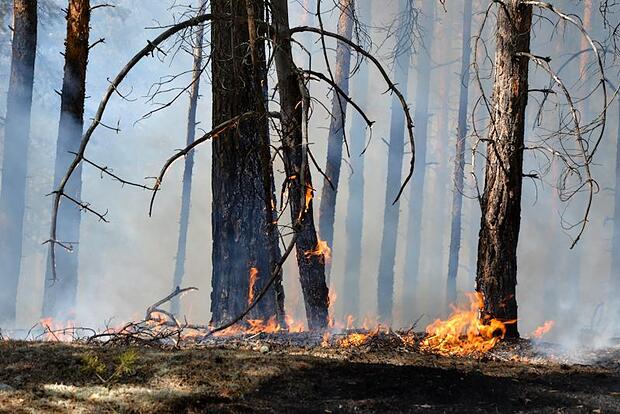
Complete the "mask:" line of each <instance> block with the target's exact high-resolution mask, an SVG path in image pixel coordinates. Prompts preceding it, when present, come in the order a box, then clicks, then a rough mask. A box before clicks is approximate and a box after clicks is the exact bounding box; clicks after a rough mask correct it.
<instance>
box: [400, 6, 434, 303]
mask: <svg viewBox="0 0 620 414" xmlns="http://www.w3.org/2000/svg"><path fill="white" fill-rule="evenodd" d="M422 5H423V9H422V10H421V15H422V16H423V17H421V18H423V19H424V32H425V33H427V34H428V36H426V38H425V39H424V46H425V48H426V52H427V53H428V55H427V56H422V55H420V57H419V59H418V60H417V62H416V72H417V79H416V81H417V82H416V97H415V113H414V121H413V124H414V125H415V127H416V131H415V132H416V162H417V163H418V165H419V166H420V167H419V168H416V170H415V172H414V173H413V179H412V180H411V186H410V187H409V191H410V192H409V222H408V225H407V250H406V254H405V282H404V285H403V303H412V302H413V300H414V297H415V291H416V287H417V283H418V273H419V271H420V249H421V240H422V209H423V207H424V181H425V179H426V168H427V166H426V148H427V142H428V123H429V114H428V106H429V97H430V94H429V92H430V80H431V79H430V78H431V56H432V53H431V52H432V47H433V34H434V30H433V28H434V26H435V23H434V20H435V4H434V3H433V2H422ZM422 53H423V52H422Z"/></svg>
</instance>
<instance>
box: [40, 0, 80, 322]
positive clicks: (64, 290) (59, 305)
mask: <svg viewBox="0 0 620 414" xmlns="http://www.w3.org/2000/svg"><path fill="white" fill-rule="evenodd" d="M89 24H90V0H70V1H69V7H68V10H67V40H66V42H65V46H66V48H65V74H64V79H63V83H62V94H61V98H60V100H61V103H60V122H59V126H58V141H57V144H56V166H55V172H54V188H57V187H58V186H59V184H60V181H61V180H62V178H63V176H64V174H65V172H66V171H67V168H68V166H69V164H71V162H72V161H73V158H74V155H73V154H72V153H75V152H77V151H78V149H79V146H80V142H81V140H82V130H83V127H84V99H85V97H86V67H87V65H88V47H89V44H88V39H89V32H90V27H89ZM65 191H67V192H68V193H69V194H71V196H72V197H74V198H76V199H77V200H79V199H80V198H81V197H80V194H81V192H82V168H81V165H80V166H79V167H78V170H77V171H76V172H75V174H74V175H73V176H72V177H71V179H70V180H69V182H68V183H67V187H66V190H65ZM80 214H81V211H80V209H79V207H78V206H76V205H75V204H73V203H62V204H61V205H60V208H59V210H58V229H57V234H58V238H59V240H61V241H63V242H64V243H65V244H69V245H71V246H72V251H68V250H66V249H57V253H56V274H57V275H58V280H56V281H53V280H52V279H53V272H52V268H51V266H52V263H51V259H50V258H48V266H47V271H46V274H45V280H46V283H45V293H44V298H43V316H44V317H53V318H55V319H59V320H70V319H75V302H76V296H77V287H78V264H79V263H78V251H79V241H80Z"/></svg>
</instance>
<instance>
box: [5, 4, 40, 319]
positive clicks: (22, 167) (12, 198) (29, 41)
mask: <svg viewBox="0 0 620 414" xmlns="http://www.w3.org/2000/svg"><path fill="white" fill-rule="evenodd" d="M36 48H37V1H36V0H14V2H13V44H12V53H11V75H10V79H9V90H8V94H7V112H6V121H5V130H4V132H5V134H4V159H3V163H2V186H1V192H0V286H1V288H0V323H6V324H11V323H13V322H14V321H15V314H16V304H17V285H18V282H19V273H20V266H21V258H22V241H23V225H24V211H25V204H26V172H27V165H26V164H27V158H28V142H29V136H30V114H31V110H32V88H33V81H34V62H35V55H36Z"/></svg>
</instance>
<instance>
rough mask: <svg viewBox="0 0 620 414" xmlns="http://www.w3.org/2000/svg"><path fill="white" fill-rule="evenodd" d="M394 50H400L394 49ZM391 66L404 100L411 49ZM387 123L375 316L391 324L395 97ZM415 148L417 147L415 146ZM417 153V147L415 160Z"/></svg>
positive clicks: (397, 154) (399, 138) (397, 172)
mask: <svg viewBox="0 0 620 414" xmlns="http://www.w3.org/2000/svg"><path fill="white" fill-rule="evenodd" d="M401 10H406V5H405V3H404V2H401ZM404 30H405V29H404V27H401V28H399V33H398V39H401V40H400V41H399V45H400V44H405V45H407V42H406V41H403V40H402V39H403V36H404ZM397 49H399V48H398V47H397ZM395 53H396V60H395V62H394V83H395V84H396V85H398V86H399V88H400V90H401V91H403V94H404V95H405V96H406V91H407V84H408V82H409V64H410V61H411V48H410V47H408V46H406V47H405V48H404V50H402V49H401V50H396V51H395ZM391 113H392V115H391V120H390V140H389V150H388V172H387V187H386V192H385V210H384V212H383V237H382V240H381V258H380V260H379V277H378V283H379V284H378V288H377V304H378V308H377V310H378V316H379V318H380V321H381V322H382V323H390V322H391V320H392V308H393V304H394V263H395V261H396V240H397V237H398V219H399V214H400V201H397V202H396V203H395V204H393V203H394V197H395V195H396V193H397V191H398V188H399V186H400V185H401V178H402V169H403V154H404V149H405V115H404V114H403V111H402V106H401V103H400V101H399V100H398V98H397V97H396V96H394V97H393V98H392V107H391ZM416 145H417V144H416ZM418 151H419V149H418V148H417V147H416V158H417V157H418Z"/></svg>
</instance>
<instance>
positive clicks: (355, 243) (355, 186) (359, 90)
mask: <svg viewBox="0 0 620 414" xmlns="http://www.w3.org/2000/svg"><path fill="white" fill-rule="evenodd" d="M356 6H357V11H358V16H359V19H360V20H361V22H362V23H364V24H370V9H371V7H372V5H371V3H370V0H362V1H360V0H358V1H357V2H356ZM368 80H369V77H368V66H367V65H361V66H360V68H359V71H358V72H357V74H356V75H355V78H354V79H353V83H354V86H353V88H352V89H353V99H355V101H356V102H357V104H358V105H360V106H361V107H362V108H363V107H365V106H366V102H367V101H368V87H369V85H368ZM365 141H366V125H365V123H364V120H363V118H362V116H361V115H360V114H359V113H358V112H357V111H354V112H353V115H352V117H351V130H350V132H349V145H350V149H351V161H350V162H351V169H352V170H353V172H352V173H351V175H349V197H348V200H347V216H346V220H345V231H346V235H347V251H346V256H347V257H346V262H345V270H344V291H345V292H347V295H346V297H345V298H344V301H345V302H344V313H345V315H351V316H353V317H354V318H357V317H358V316H359V311H360V303H359V294H360V277H361V274H362V253H363V252H362V248H363V247H362V230H363V228H364V157H363V156H362V152H363V151H364V146H365Z"/></svg>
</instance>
